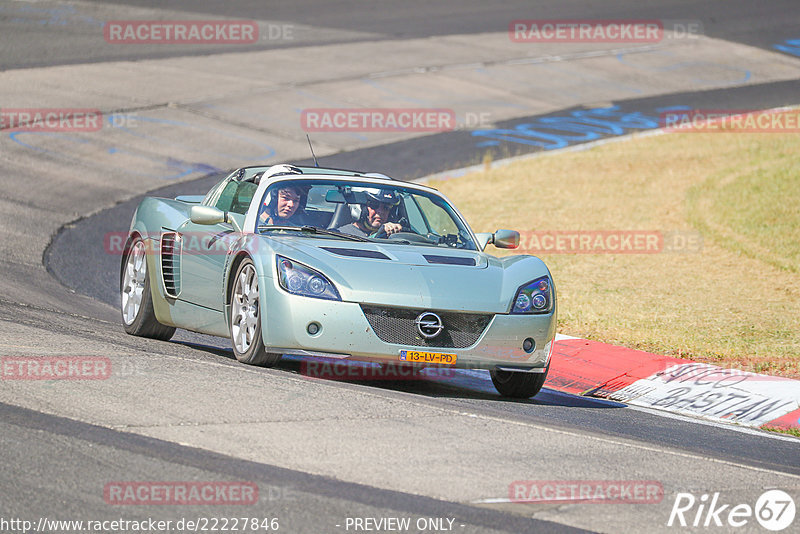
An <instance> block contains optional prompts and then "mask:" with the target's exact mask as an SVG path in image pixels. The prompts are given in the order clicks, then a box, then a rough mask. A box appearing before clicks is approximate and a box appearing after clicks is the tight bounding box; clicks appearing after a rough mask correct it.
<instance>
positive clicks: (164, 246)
mask: <svg viewBox="0 0 800 534" xmlns="http://www.w3.org/2000/svg"><path fill="white" fill-rule="evenodd" d="M161 274H162V276H163V277H164V291H165V292H166V294H167V295H169V296H170V297H173V298H177V297H178V295H179V294H180V292H181V236H180V235H178V234H176V233H175V232H167V233H165V234H162V235H161Z"/></svg>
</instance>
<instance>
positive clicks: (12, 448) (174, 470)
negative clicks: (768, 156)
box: [0, 1, 800, 532]
mask: <svg viewBox="0 0 800 534" xmlns="http://www.w3.org/2000/svg"><path fill="white" fill-rule="evenodd" d="M112 3H118V4H122V5H125V6H135V7H139V6H141V7H145V8H146V7H148V6H159V7H163V6H168V7H170V8H171V9H174V10H175V11H181V12H187V13H191V12H192V11H194V10H195V9H197V8H196V5H197V4H196V3H194V2H188V1H183V2H104V4H106V5H108V4H112ZM369 4H370V5H371V4H372V3H369ZM365 6H366V4H364V3H359V2H302V3H298V2H281V3H270V4H269V5H268V6H265V4H264V3H263V2H256V1H253V2H238V3H235V4H231V3H229V2H205V3H203V6H202V9H197V12H198V13H203V14H208V15H224V16H226V17H229V18H237V17H238V18H246V17H254V18H256V17H258V18H261V19H270V20H273V19H274V20H276V21H291V22H294V23H298V24H313V25H314V26H325V27H329V28H331V29H335V30H345V31H365V32H375V33H382V34H387V35H391V36H394V37H395V38H397V37H399V38H413V37H424V36H430V35H442V34H447V33H461V34H463V33H470V32H474V33H480V32H484V31H504V30H505V29H506V28H507V21H508V20H509V19H514V18H520V15H519V14H520V12H524V11H525V10H526V9H528V10H530V11H533V10H532V9H531V8H530V6H529V2H518V3H513V2H498V3H492V2H468V3H464V2H437V3H436V4H435V7H433V8H431V7H430V6H429V4H428V3H426V2H419V3H418V2H398V3H393V4H388V5H387V6H384V7H382V8H381V9H380V10H378V11H372V10H370V9H367V8H366V7H365ZM423 9H425V10H426V11H425V13H426V16H425V17H420V16H419V13H420V12H421V11H422V10H423ZM265 11H266V12H265ZM787 12H792V13H795V14H796V13H797V9H796V4H795V3H793V2H771V3H769V4H761V3H755V2H723V1H720V2H704V3H697V2H678V1H673V2H662V3H660V4H659V5H658V6H650V5H643V4H642V3H640V2H630V1H622V2H606V3H603V4H595V3H587V2H585V1H579V2H550V3H543V4H539V5H537V6H536V9H535V17H536V18H578V17H579V18H604V19H613V18H654V17H658V18H674V19H700V20H703V21H704V26H705V32H706V34H708V35H712V36H715V37H720V38H725V39H728V40H731V41H737V42H742V43H745V44H750V45H752V46H758V47H764V48H768V47H770V46H771V45H773V44H774V43H775V42H779V41H781V40H783V39H786V38H792V37H796V34H795V33H793V32H795V29H796V27H797V25H796V21H797V17H796V16H795V17H794V18H792V17H787V16H786V13H787ZM533 16H534V15H531V18H533ZM19 26H20V28H19V31H20V35H22V34H24V35H26V36H27V37H20V40H22V41H24V39H28V38H31V39H33V38H35V37H32V36H31V35H30V32H29V31H28V29H27V28H25V27H24V25H23V24H20V25H19ZM340 39H351V40H352V39H356V40H357V37H352V36H351V37H332V38H331V41H330V42H338V40H340ZM39 42H41V41H40V40H36V41H35V42H33V43H32V44H33V45H32V46H31V47H27V48H25V47H18V48H15V47H8V45H4V48H3V49H2V55H1V57H2V63H3V64H2V68H19V67H26V66H41V65H58V64H71V63H82V62H85V61H87V58H88V61H107V60H112V59H119V57H104V56H103V55H102V54H94V53H91V51H90V50H87V49H86V46H87V45H86V43H85V42H84V41H83V40H82V39H81V36H80V35H76V36H74V38H73V39H70V40H68V41H66V42H64V43H63V44H62V45H61V46H60V47H59V50H58V51H57V53H55V54H54V53H53V51H52V50H51V49H46V48H41V49H38V48H37V47H36V43H39ZM285 46H291V45H285ZM225 51H226V52H229V51H230V49H225ZM119 53H120V54H123V57H124V58H125V59H144V58H151V57H162V55H161V54H164V52H160V51H148V50H141V49H139V50H133V51H131V50H123V51H120V52H119ZM169 53H174V54H188V53H192V52H186V51H175V52H169ZM203 53H204V54H207V53H209V51H204V52H203ZM212 53H213V51H212ZM798 95H800V84H798V82H797V81H787V82H775V83H769V84H764V85H760V86H745V87H732V88H727V89H715V90H711V91H705V92H699V93H698V92H690V93H685V94H671V95H667V96H659V97H648V98H642V99H627V100H625V101H620V102H615V103H616V104H618V105H620V106H621V108H622V109H626V110H631V111H637V110H646V111H648V112H649V111H651V110H652V109H655V108H658V107H666V106H670V105H686V104H688V105H691V106H693V107H717V108H745V107H746V108H769V107H775V106H780V105H789V104H797V103H798V102H797V100H798V99H800V97H799V96H798ZM569 111H570V110H561V111H559V113H561V114H563V113H567V112H569ZM531 119H532V118H531V117H523V118H516V119H514V120H513V121H509V122H508V123H505V124H501V125H500V126H501V127H509V128H510V127H513V126H514V125H515V124H519V123H524V122H526V121H529V120H531ZM467 135H468V134H466V133H463V132H461V133H460V132H455V133H444V134H437V135H434V136H428V137H425V138H424V139H411V140H406V141H400V142H396V143H393V144H390V145H384V146H378V147H370V148H364V149H360V150H356V151H352V152H349V153H346V154H336V155H332V156H328V157H324V158H320V163H321V164H322V165H331V166H341V167H347V168H355V169H367V170H386V169H391V172H392V174H393V175H395V177H398V178H405V179H413V178H417V177H420V176H424V175H426V174H429V173H432V172H437V171H441V170H446V169H450V168H454V167H458V166H461V165H464V164H470V163H474V162H476V161H477V158H478V157H479V155H478V154H476V153H475V151H474V150H473V149H470V148H466V147H468V146H471V145H470V144H469V143H466V142H465V141H467V140H468V137H467ZM431 147H435V149H434V150H432V149H431ZM496 150H498V153H499V154H504V155H516V154H520V153H525V152H529V151H534V150H537V149H536V148H535V147H525V146H519V145H516V144H515V145H511V144H509V145H504V144H500V145H498V146H497V147H496ZM304 163H308V161H307V160H306V161H304ZM218 178H219V175H211V176H208V177H206V178H203V179H200V180H195V181H193V182H190V183H183V184H175V185H170V186H167V187H164V188H161V189H159V190H157V191H154V192H151V193H150V194H155V195H158V196H173V195H175V194H178V193H180V194H191V193H201V192H205V190H207V189H208V187H209V186H210V185H211V184H212V183H214V182H215V181H216V180H217V179H218ZM138 201H139V198H134V199H130V200H128V201H125V202H123V203H120V204H118V205H117V206H114V207H113V208H111V209H108V210H105V211H102V212H100V213H98V214H96V215H93V216H91V217H89V218H86V219H82V220H78V221H76V222H75V223H74V224H71V225H70V226H69V227H67V228H64V229H62V231H60V232H59V233H58V235H56V236H55V237H54V239H53V242H52V244H51V246H50V247H48V249H47V251H46V253H45V257H44V262H45V264H46V266H47V268H48V270H49V271H50V273H51V274H52V275H53V276H55V278H56V279H57V280H59V281H60V282H61V283H63V284H64V285H65V286H67V287H69V288H71V289H74V290H75V291H76V292H78V293H81V294H84V295H88V296H89V297H91V298H93V299H97V300H99V301H100V302H104V303H108V304H114V305H116V303H117V298H118V297H117V293H116V284H117V272H118V271H117V269H118V262H119V257H118V256H115V255H113V254H107V253H106V252H105V251H104V250H103V248H102V242H103V241H102V234H104V233H106V232H111V231H124V230H126V229H127V226H128V222H129V220H130V214H131V213H132V210H133V207H134V206H135V205H136V204H137V203H138ZM87 211H91V210H87ZM76 251H81V253H80V254H77V253H76ZM8 275H9V276H15V275H18V273H14V272H10V273H8ZM20 280H24V277H22V276H20ZM21 283H23V282H21ZM74 306H75V308H74V311H75V314H76V316H80V315H81V314H86V315H94V312H93V311H88V309H86V308H82V305H81V303H80V301H79V300H77V299H76V301H75V304H74ZM31 313H32V312H31V310H28V309H26V308H25V307H24V306H17V307H16V308H14V307H6V308H4V316H3V321H6V322H7V323H10V324H16V325H20V326H25V325H28V324H33V322H35V319H34V318H33V317H32V316H31V315H30V314H31ZM114 322H115V318H113V317H111V318H106V322H104V323H100V326H101V327H104V328H113V327H114ZM58 328H62V329H65V330H67V329H69V328H71V327H70V326H69V325H67V324H66V323H65V324H60V325H53V329H54V331H56V330H57V329H58ZM86 339H87V341H92V340H94V339H98V340H100V339H104V338H103V335H102V334H99V333H97V332H90V331H87V332H86ZM176 340H177V341H176V342H175V343H171V344H165V345H166V348H165V349H164V350H165V352H166V353H172V354H182V355H184V354H185V353H187V352H190V353H191V356H190V358H192V359H194V360H197V361H208V362H214V363H215V364H222V365H225V366H233V367H235V366H238V365H239V364H238V363H237V362H236V361H235V360H234V359H233V357H232V354H231V352H230V350H229V349H228V348H227V347H228V342H227V340H224V339H219V338H212V337H208V336H195V335H193V334H189V333H185V332H181V333H180V334H179V335H178V336H177V337H176ZM114 342H115V343H118V344H119V346H120V349H125V348H126V347H125V344H129V345H130V348H138V347H141V346H142V344H141V341H139V340H136V339H132V338H131V339H130V340H125V339H124V338H123V340H122V341H120V340H118V339H117V338H115V341H114ZM254 372H258V373H263V374H264V375H265V376H267V375H270V374H272V373H275V372H279V373H289V374H296V373H298V372H299V365H298V363H297V361H296V360H287V361H283V362H281V364H280V365H279V366H278V367H277V370H254ZM331 387H335V388H343V389H352V388H355V389H363V388H366V389H368V390H369V391H370V392H371V393H374V394H377V395H379V396H382V397H385V398H387V399H397V400H400V399H404V398H407V397H408V396H413V397H414V398H415V400H416V401H417V402H421V403H424V404H429V405H430V406H432V407H447V408H452V409H456V410H463V411H470V412H473V413H477V414H480V415H482V416H485V417H499V418H502V419H504V420H508V421H521V422H526V423H530V424H533V425H542V426H546V427H548V428H550V429H554V430H557V431H563V432H569V433H575V434H576V435H581V436H586V437H597V438H613V439H618V440H625V441H630V442H632V443H635V444H637V445H640V446H650V445H652V446H654V447H668V448H670V449H671V450H674V451H678V452H683V453H686V454H689V455H695V456H698V457H701V458H708V459H714V461H723V462H730V463H734V464H737V465H745V466H751V467H753V468H757V469H766V470H772V471H776V472H781V473H789V474H795V475H800V462H798V446H797V443H796V442H792V441H789V440H785V439H776V438H772V437H767V436H763V435H759V433H744V432H740V431H736V430H733V429H730V428H725V427H720V426H708V425H704V424H699V423H697V422H693V421H691V420H687V419H683V418H665V417H662V416H658V415H655V414H651V413H646V412H642V411H636V410H632V409H629V408H627V407H625V406H623V405H620V404H617V403H613V402H607V401H601V400H595V399H588V398H579V397H574V396H570V395H565V394H561V393H557V392H554V391H550V390H547V389H545V390H544V391H543V392H542V393H541V394H540V395H538V396H537V397H536V398H535V399H533V400H530V401H519V402H509V401H506V400H501V399H499V398H498V397H497V395H496V394H495V393H494V391H493V388H492V387H491V384H490V383H489V384H487V383H486V381H485V380H479V379H475V378H474V377H471V376H468V375H465V376H464V377H463V378H461V379H459V380H457V381H453V382H452V383H449V384H440V383H431V382H414V383H386V382H381V383H372V382H366V383H358V384H349V383H332V384H331ZM134 409H135V408H134ZM0 414H2V415H1V416H0V421H1V422H0V427H2V428H0V445H1V446H2V450H3V451H4V459H5V461H4V465H5V467H4V468H3V469H2V475H1V476H2V482H3V487H4V489H3V490H0V510H1V511H2V514H3V516H6V517H13V516H32V515H37V516H38V515H43V516H48V515H49V516H50V517H69V516H73V517H80V516H83V517H92V516H96V517H102V516H103V515H104V514H107V512H108V509H107V507H106V506H104V505H103V504H102V503H101V504H98V503H97V499H96V495H92V494H89V493H88V492H87V490H86V488H87V487H96V486H102V485H103V484H104V483H106V482H108V480H110V479H112V480H113V477H114V476H115V474H117V476H118V473H120V472H121V471H122V472H125V473H129V474H130V477H129V478H134V479H138V480H152V479H162V480H189V479H195V480H215V479H224V480H231V479H247V480H254V481H257V482H258V483H259V484H260V487H261V489H262V492H266V493H269V492H273V493H274V495H275V496H276V498H275V499H274V501H273V502H270V505H271V507H270V513H272V514H274V515H276V516H280V517H281V518H282V519H281V520H282V521H285V522H286V523H287V524H291V525H292V526H293V528H292V530H290V531H291V532H322V531H330V530H332V527H333V525H332V524H331V522H332V521H333V518H338V520H343V518H345V517H389V516H397V515H403V514H405V515H413V516H418V517H422V516H426V517H455V518H457V521H458V522H460V523H463V524H465V525H468V526H469V532H494V531H499V532H542V531H547V532H573V531H576V532H577V531H580V530H578V529H573V528H572V527H568V526H565V525H559V524H557V523H553V522H549V521H542V520H537V519H530V518H528V517H524V516H523V515H519V514H518V513H511V512H507V511H505V510H496V509H486V508H483V507H479V506H472V505H466V504H460V503H450V502H446V501H443V500H441V499H431V498H428V497H420V496H417V495H412V494H409V493H404V492H397V491H389V490H385V489H377V488H374V487H370V486H365V485H360V484H354V483H348V482H344V481H341V480H335V479H332V478H330V477H324V476H319V475H310V474H307V473H304V472H301V471H297V470H291V469H285V468H282V467H280V466H274V465H268V464H266V463H261V462H251V461H247V460H242V459H238V458H234V457H231V456H227V455H223V454H219V453H215V452H209V451H205V450H200V449H196V448H192V447H186V446H183V445H180V444H177V443H174V442H169V441H164V440H158V439H154V438H149V437H145V436H139V435H135V434H131V433H129V432H125V431H121V430H116V429H110V428H106V427H102V426H96V425H91V424H88V423H83V422H79V421H76V420H74V419H71V418H66V417H59V416H54V415H47V414H45V413H40V412H38V411H34V410H30V409H27V408H21V407H17V406H12V405H9V404H0ZM52 458H61V459H64V461H59V462H56V463H54V462H52V460H51V459H52ZM403 461H404V460H402V459H401V460H399V463H400V464H401V465H402V462H403ZM406 461H407V460H406ZM586 461H587V462H590V461H591V455H590V454H589V453H587V457H586ZM10 488H14V489H13V491H12V490H11V489H10ZM265 488H268V489H265ZM192 513H193V514H194V515H198V516H203V515H215V514H216V515H218V512H217V511H215V510H211V509H209V510H205V509H202V508H197V509H193V510H192ZM182 515H185V514H184V513H183V512H182V511H174V510H166V511H165V510H164V508H163V507H162V508H159V509H157V510H155V509H148V508H147V507H144V508H139V509H137V510H135V511H134V512H132V513H131V512H129V510H125V516H126V517H127V518H131V519H133V518H136V517H148V516H158V517H159V518H160V519H169V518H179V517H181V516H182ZM336 530H339V529H336Z"/></svg>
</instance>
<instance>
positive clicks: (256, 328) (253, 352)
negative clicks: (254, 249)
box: [230, 258, 281, 367]
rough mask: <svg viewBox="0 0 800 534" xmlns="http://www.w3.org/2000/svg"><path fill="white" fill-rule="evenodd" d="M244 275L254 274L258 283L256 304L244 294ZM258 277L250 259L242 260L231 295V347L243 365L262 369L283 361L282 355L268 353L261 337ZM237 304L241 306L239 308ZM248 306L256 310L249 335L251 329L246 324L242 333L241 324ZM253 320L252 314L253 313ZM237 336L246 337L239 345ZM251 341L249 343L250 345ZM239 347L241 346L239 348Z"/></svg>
mask: <svg viewBox="0 0 800 534" xmlns="http://www.w3.org/2000/svg"><path fill="white" fill-rule="evenodd" d="M242 273H248V274H250V273H252V280H253V281H255V283H256V290H255V294H256V297H255V302H251V300H252V297H247V296H246V295H244V294H243V293H242V289H243V287H242V286H241V285H240V284H241V280H240V278H241V277H242ZM246 276H247V275H246ZM257 295H258V276H257V275H256V271H255V266H254V265H253V262H252V260H250V258H246V259H244V260H242V262H241V263H240V264H239V267H238V268H237V269H236V277H235V278H234V279H233V287H231V294H230V310H231V345H232V346H233V354H234V356H236V359H237V360H239V361H240V362H242V363H246V364H249V365H258V366H261V367H272V366H273V365H275V364H276V363H278V361H280V359H281V354H280V353H275V352H267V350H266V348H265V347H264V342H263V339H262V337H261V310H262V308H261V302H260V301H259V300H260V299H259V298H258V296H257ZM237 303H238V304H239V306H237ZM245 304H247V305H248V306H249V305H253V306H254V309H255V325H251V327H252V328H253V330H252V332H250V333H248V331H249V329H248V327H247V326H246V323H245V332H244V334H242V333H241V328H242V326H241V324H242V320H244V315H243V314H242V312H243V311H242V307H243V306H244V305H245ZM250 316H251V319H252V312H251V315H250ZM237 336H244V337H243V338H241V339H239V342H238V343H237V339H236V338H237ZM248 341H249V343H248ZM237 345H239V346H237Z"/></svg>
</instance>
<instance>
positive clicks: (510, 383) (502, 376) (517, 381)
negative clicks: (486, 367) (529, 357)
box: [489, 364, 550, 399]
mask: <svg viewBox="0 0 800 534" xmlns="http://www.w3.org/2000/svg"><path fill="white" fill-rule="evenodd" d="M549 370H550V364H548V365H547V369H545V371H544V373H523V372H515V371H501V370H497V369H492V370H491V371H490V372H489V374H490V375H491V377H492V384H494V387H495V389H496V390H497V392H498V393H500V395H502V396H503V397H511V398H513V399H529V398H531V397H533V396H535V395H536V394H537V393H539V391H541V389H542V386H544V381H545V380H546V379H547V372H548V371H549Z"/></svg>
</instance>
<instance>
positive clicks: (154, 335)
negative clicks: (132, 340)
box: [119, 237, 175, 341]
mask: <svg viewBox="0 0 800 534" xmlns="http://www.w3.org/2000/svg"><path fill="white" fill-rule="evenodd" d="M139 244H141V245H142V246H143V247H144V246H145V245H144V241H142V239H141V238H139V237H137V238H135V239H134V240H132V241H131V242H130V243H129V244H128V246H127V247H126V248H125V254H123V256H122V266H121V270H120V277H119V284H120V300H121V302H120V313H121V315H122V325H123V327H124V328H125V331H126V332H127V333H128V334H130V335H132V336H139V337H148V338H151V339H159V340H161V341H168V340H170V339H171V338H172V336H173V335H174V334H175V327H174V326H167V325H164V324H161V323H159V322H158V320H157V319H156V312H155V310H153V295H152V293H151V292H150V275H149V273H148V272H147V267H146V265H147V261H146V259H144V265H145V270H144V272H143V275H144V276H143V278H144V284H143V285H142V282H141V280H138V281H137V282H135V285H136V286H137V287H139V288H140V289H141V301H140V303H139V308H138V310H136V311H135V313H134V316H133V320H132V321H130V316H129V317H127V318H126V306H125V304H126V285H127V284H126V269H127V264H128V260H129V258H130V257H131V254H133V253H134V251H135V250H137V245H139ZM145 253H146V252H145ZM128 289H129V288H128ZM129 321H130V322H129Z"/></svg>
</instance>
